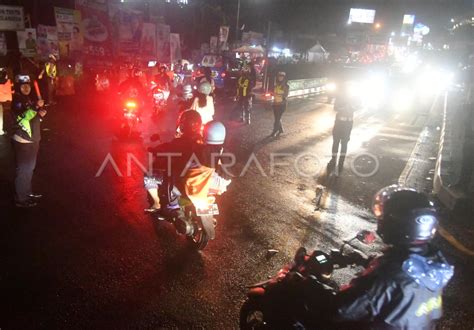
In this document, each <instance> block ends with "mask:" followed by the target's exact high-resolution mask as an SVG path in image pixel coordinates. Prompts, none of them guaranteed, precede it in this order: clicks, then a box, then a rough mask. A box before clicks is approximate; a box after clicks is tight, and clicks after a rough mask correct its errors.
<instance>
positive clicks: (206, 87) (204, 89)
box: [198, 81, 212, 95]
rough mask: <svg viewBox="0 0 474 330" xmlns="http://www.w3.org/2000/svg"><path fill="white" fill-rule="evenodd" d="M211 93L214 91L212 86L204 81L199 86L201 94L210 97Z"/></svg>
mask: <svg viewBox="0 0 474 330" xmlns="http://www.w3.org/2000/svg"><path fill="white" fill-rule="evenodd" d="M211 91H212V86H211V84H210V83H209V82H207V81H204V82H202V83H201V84H199V87H198V92H199V93H201V94H204V95H209V94H211Z"/></svg>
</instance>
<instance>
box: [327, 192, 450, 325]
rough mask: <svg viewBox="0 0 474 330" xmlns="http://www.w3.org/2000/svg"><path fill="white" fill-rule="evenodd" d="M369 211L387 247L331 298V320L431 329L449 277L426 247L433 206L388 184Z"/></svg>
mask: <svg viewBox="0 0 474 330" xmlns="http://www.w3.org/2000/svg"><path fill="white" fill-rule="evenodd" d="M372 210H373V212H374V214H375V216H376V217H377V221H378V223H377V233H378V234H379V236H380V237H381V238H382V240H383V241H384V243H386V244H388V246H389V248H388V249H387V250H386V251H385V252H384V254H383V256H381V257H379V258H377V259H374V260H373V261H371V262H370V264H369V265H368V267H367V268H366V270H365V272H364V273H363V275H362V276H361V277H359V278H356V279H354V280H353V281H352V282H351V284H350V286H349V287H348V288H346V289H344V290H342V291H340V292H339V293H338V294H337V295H336V299H335V305H334V311H335V319H336V320H337V321H338V322H348V323H349V324H351V326H350V328H353V329H356V328H357V329H361V328H370V329H433V328H434V323H435V321H436V320H438V319H440V318H441V316H442V294H443V288H444V287H446V285H447V283H448V282H449V280H450V279H451V277H452V276H453V272H454V268H453V266H450V265H449V264H448V263H447V261H446V259H445V258H444V257H443V255H442V254H441V252H440V251H439V250H437V249H436V248H435V247H434V246H432V245H431V244H430V242H431V240H432V239H433V237H434V236H435V233H436V230H437V227H438V217H439V215H438V212H437V211H436V209H435V207H434V206H433V202H432V201H431V200H430V199H429V198H428V197H427V196H426V195H424V194H422V193H419V192H417V191H415V190H413V189H409V188H404V187H401V186H398V185H393V186H389V187H386V188H384V189H382V190H380V191H379V192H378V193H377V194H376V195H375V198H374V202H373V207H372ZM340 324H342V323H340ZM344 328H345V327H344Z"/></svg>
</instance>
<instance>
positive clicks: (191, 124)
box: [178, 110, 202, 136]
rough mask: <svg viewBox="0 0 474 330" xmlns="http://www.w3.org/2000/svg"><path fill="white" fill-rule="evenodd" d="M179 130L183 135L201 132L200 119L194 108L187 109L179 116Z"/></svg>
mask: <svg viewBox="0 0 474 330" xmlns="http://www.w3.org/2000/svg"><path fill="white" fill-rule="evenodd" d="M178 127H179V131H180V132H181V133H182V134H183V135H189V136H191V135H197V134H201V127H202V119H201V115H200V114H199V112H197V111H196V110H187V111H185V112H183V113H182V114H181V116H180V117H179V124H178Z"/></svg>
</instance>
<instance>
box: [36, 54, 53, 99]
mask: <svg viewBox="0 0 474 330" xmlns="http://www.w3.org/2000/svg"><path fill="white" fill-rule="evenodd" d="M56 61H57V59H56V56H55V55H54V54H50V55H49V57H48V60H47V61H46V63H45V64H44V68H43V70H41V72H40V74H39V76H38V79H39V80H43V78H46V85H47V88H48V103H49V104H54V103H55V102H54V93H55V87H56V76H57V74H58V71H57V66H56ZM45 75H46V76H45Z"/></svg>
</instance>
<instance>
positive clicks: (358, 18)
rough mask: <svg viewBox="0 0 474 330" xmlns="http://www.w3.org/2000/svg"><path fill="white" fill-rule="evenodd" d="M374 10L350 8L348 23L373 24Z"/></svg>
mask: <svg viewBox="0 0 474 330" xmlns="http://www.w3.org/2000/svg"><path fill="white" fill-rule="evenodd" d="M374 19H375V10H374V9H360V8H351V11H350V13H349V21H348V22H349V23H367V24H372V23H374Z"/></svg>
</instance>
